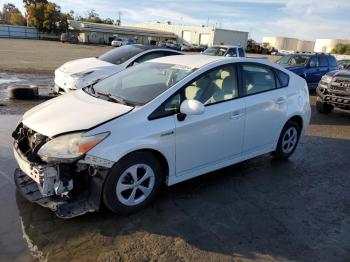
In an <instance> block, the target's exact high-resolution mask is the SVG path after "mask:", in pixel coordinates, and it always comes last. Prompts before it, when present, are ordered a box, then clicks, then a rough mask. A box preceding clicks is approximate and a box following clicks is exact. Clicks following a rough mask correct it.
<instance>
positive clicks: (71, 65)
mask: <svg viewBox="0 0 350 262" xmlns="http://www.w3.org/2000/svg"><path fill="white" fill-rule="evenodd" d="M115 66H116V65H114V64H111V63H109V62H105V61H102V60H100V59H97V58H96V57H90V58H83V59H77V60H73V61H70V62H67V63H65V64H63V65H62V66H61V67H59V68H58V70H60V71H62V72H64V73H69V74H76V73H80V72H84V71H88V70H89V69H95V68H98V67H102V68H103V67H115Z"/></svg>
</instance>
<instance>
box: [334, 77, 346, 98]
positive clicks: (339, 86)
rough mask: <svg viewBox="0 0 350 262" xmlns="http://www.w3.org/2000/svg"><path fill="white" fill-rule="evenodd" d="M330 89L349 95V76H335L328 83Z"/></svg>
mask: <svg viewBox="0 0 350 262" xmlns="http://www.w3.org/2000/svg"><path fill="white" fill-rule="evenodd" d="M330 91H332V92H334V93H342V94H349V95H350V78H340V77H337V78H335V79H334V80H333V81H332V84H331V85H330Z"/></svg>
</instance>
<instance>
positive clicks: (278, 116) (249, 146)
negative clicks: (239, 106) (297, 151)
mask: <svg viewBox="0 0 350 262" xmlns="http://www.w3.org/2000/svg"><path fill="white" fill-rule="evenodd" d="M241 70H242V76H243V81H242V82H243V92H245V95H246V97H245V98H244V99H245V105H246V117H245V135H244V144H243V152H244V153H245V154H249V153H253V154H254V152H259V151H266V150H267V151H268V150H273V149H274V146H275V144H276V142H277V141H278V138H279V136H280V133H281V131H282V128H283V126H284V124H285V123H286V121H287V119H286V118H287V92H286V88H283V87H280V84H279V81H278V79H277V75H276V74H275V72H274V69H272V68H270V67H268V66H263V65H260V64H254V63H244V64H242V65H241Z"/></svg>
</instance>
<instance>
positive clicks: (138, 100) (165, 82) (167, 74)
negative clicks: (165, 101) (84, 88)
mask: <svg viewBox="0 0 350 262" xmlns="http://www.w3.org/2000/svg"><path fill="white" fill-rule="evenodd" d="M191 72H193V69H192V68H189V67H185V66H180V65H174V64H163V63H153V62H146V63H142V64H139V65H136V66H133V67H129V68H127V69H126V70H124V71H122V72H120V73H117V74H114V75H112V76H110V77H108V78H106V79H104V80H102V81H101V82H98V83H97V84H95V85H94V87H93V89H94V92H95V93H96V94H105V95H106V94H108V95H109V97H112V98H119V100H123V101H127V102H128V104H131V105H144V104H146V103H148V102H149V101H151V100H153V99H154V98H156V97H157V96H159V95H160V94H161V93H163V92H164V91H166V90H167V89H169V88H170V87H172V86H173V85H174V84H176V83H177V82H179V81H180V80H182V79H183V78H185V77H186V76H187V75H189V74H190V73H191ZM101 98H102V97H101Z"/></svg>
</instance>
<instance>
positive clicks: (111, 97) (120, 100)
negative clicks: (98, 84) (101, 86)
mask: <svg viewBox="0 0 350 262" xmlns="http://www.w3.org/2000/svg"><path fill="white" fill-rule="evenodd" d="M96 93H97V94H98V95H100V96H104V97H107V98H108V100H109V101H114V102H117V103H119V104H123V105H127V106H134V104H133V103H131V102H130V101H128V100H126V99H125V98H122V97H120V96H114V95H112V94H110V93H103V92H96Z"/></svg>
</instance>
